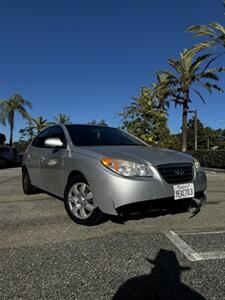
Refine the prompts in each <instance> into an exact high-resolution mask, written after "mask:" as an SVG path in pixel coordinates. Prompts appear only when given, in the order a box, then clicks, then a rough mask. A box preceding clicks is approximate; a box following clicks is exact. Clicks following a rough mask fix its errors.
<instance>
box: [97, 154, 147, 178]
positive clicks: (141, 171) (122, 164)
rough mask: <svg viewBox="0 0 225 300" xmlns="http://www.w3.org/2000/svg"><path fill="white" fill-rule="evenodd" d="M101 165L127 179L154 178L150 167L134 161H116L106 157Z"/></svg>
mask: <svg viewBox="0 0 225 300" xmlns="http://www.w3.org/2000/svg"><path fill="white" fill-rule="evenodd" d="M101 163H102V164H103V165H104V166H105V167H106V168H108V169H110V170H111V171H113V172H115V173H117V174H119V175H122V176H127V177H136V176H140V177H153V172H152V170H151V168H150V166H149V165H147V164H141V163H136V162H132V161H127V160H122V159H114V158H111V157H104V158H102V159H101Z"/></svg>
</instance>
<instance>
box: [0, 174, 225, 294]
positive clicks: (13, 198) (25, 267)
mask: <svg viewBox="0 0 225 300" xmlns="http://www.w3.org/2000/svg"><path fill="white" fill-rule="evenodd" d="M20 181H21V176H20V170H19V169H9V170H0V299H85V300H86V299H97V300H98V299H116V300H117V299H210V300H211V299H225V296H224V295H225V259H224V256H223V255H224V252H225V243H224V241H225V184H224V183H225V173H221V174H218V173H215V172H209V173H208V181H209V188H208V202H207V203H206V205H205V206H204V207H203V209H202V211H201V212H200V213H199V214H198V215H197V216H195V217H194V218H191V219H190V218H189V214H188V213H183V214H179V215H164V216H159V217H157V218H153V217H152V218H144V219H137V220H134V219H133V220H132V219H130V220H128V221H127V222H126V223H125V224H119V223H115V222H112V221H110V220H109V221H107V222H105V223H103V224H100V225H98V226H94V227H83V226H79V225H76V224H75V223H73V222H72V221H71V220H70V219H69V218H68V217H67V215H66V213H65V210H64V207H63V202H62V201H59V200H56V199H54V198H51V197H50V196H47V195H45V194H38V195H33V196H25V195H23V193H22V191H21V183H20Z"/></svg>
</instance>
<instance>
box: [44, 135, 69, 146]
mask: <svg viewBox="0 0 225 300" xmlns="http://www.w3.org/2000/svg"><path fill="white" fill-rule="evenodd" d="M44 144H45V146H46V147H50V148H56V147H60V148H62V147H64V144H63V142H62V141H61V140H60V138H57V137H56V138H48V139H46V140H45V142H44Z"/></svg>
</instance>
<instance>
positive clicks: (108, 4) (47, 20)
mask: <svg viewBox="0 0 225 300" xmlns="http://www.w3.org/2000/svg"><path fill="white" fill-rule="evenodd" d="M210 21H218V22H220V23H222V24H224V21H225V17H224V9H223V4H222V0H197V1H196V0H188V1H186V0H170V1H167V0H120V1H119V0H107V1H106V0H61V1H58V0H20V1H18V0H7V1H3V0H2V1H0V98H8V97H10V96H11V95H12V94H14V93H21V94H22V95H23V96H24V97H25V98H26V99H28V100H30V101H31V102H32V103H33V109H32V111H30V114H31V115H32V116H33V117H37V116H40V115H43V116H44V117H45V118H47V119H48V120H52V119H53V116H55V115H57V114H58V113H59V112H63V113H65V114H68V115H70V117H71V119H72V121H73V122H75V123H86V122H87V121H90V120H93V119H97V120H100V119H102V118H104V119H105V120H106V122H107V123H108V124H110V125H111V126H118V125H120V119H119V118H118V117H116V114H117V113H118V112H120V111H121V110H122V108H123V107H125V106H127V105H128V104H129V103H130V101H131V98H132V97H133V96H136V95H137V94H138V92H139V90H140V87H141V86H144V85H149V84H151V83H152V82H154V81H155V77H154V74H155V72H156V71H157V70H158V69H168V64H167V60H168V58H170V57H174V58H176V57H178V55H179V53H180V51H182V50H183V49H184V48H188V47H190V46H191V45H193V43H195V42H197V41H198V40H197V39H194V38H193V37H192V35H191V34H188V33H186V32H185V30H186V29H187V27H189V26H190V25H193V24H206V23H208V22H210ZM221 63H223V65H225V58H224V57H223V58H221V59H220V61H218V62H217V64H221ZM220 78H221V81H220V85H221V86H222V87H223V88H224V89H225V75H224V74H223V75H221V76H220ZM203 94H204V95H205V98H206V101H207V104H206V105H204V104H202V103H201V100H199V99H198V98H197V97H194V99H193V103H192V105H191V109H198V111H199V115H200V119H201V120H202V122H203V123H204V124H205V125H209V126H211V127H213V128H219V127H222V128H225V94H220V93H214V94H213V95H210V94H207V93H203ZM24 126H25V122H24V121H23V120H22V119H21V118H20V117H17V118H16V124H15V139H17V138H18V134H17V133H16V132H17V131H18V130H19V129H20V128H23V127H24ZM169 126H170V128H171V130H172V132H178V131H179V130H180V126H181V108H177V109H176V110H175V109H174V108H173V107H171V108H170V110H169ZM0 131H1V132H2V131H3V132H4V133H6V134H7V135H8V129H7V128H3V127H2V126H1V125H0Z"/></svg>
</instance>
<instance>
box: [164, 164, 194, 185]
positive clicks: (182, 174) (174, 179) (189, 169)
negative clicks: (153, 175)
mask: <svg viewBox="0 0 225 300" xmlns="http://www.w3.org/2000/svg"><path fill="white" fill-rule="evenodd" d="M158 170H159V173H160V174H161V176H162V177H163V179H164V180H165V181H166V182H168V183H185V182H188V181H191V180H192V179H193V176H194V174H193V166H192V164H185V163H183V164H166V165H158Z"/></svg>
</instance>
